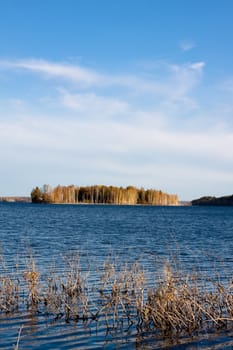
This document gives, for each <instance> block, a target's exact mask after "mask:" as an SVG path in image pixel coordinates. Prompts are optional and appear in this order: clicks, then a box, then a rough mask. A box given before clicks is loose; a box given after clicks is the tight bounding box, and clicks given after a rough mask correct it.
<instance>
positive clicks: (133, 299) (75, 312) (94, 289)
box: [0, 253, 233, 337]
mask: <svg viewBox="0 0 233 350" xmlns="http://www.w3.org/2000/svg"><path fill="white" fill-rule="evenodd" d="M63 263H64V268H63V271H62V272H60V273H58V272H56V271H54V270H53V269H52V268H50V269H49V270H48V271H47V279H46V280H43V279H42V277H41V274H40V272H39V268H38V266H37V264H36V262H35V259H34V258H33V255H32V254H30V255H29V257H28V258H27V259H26V261H25V266H24V268H22V269H21V272H19V270H18V268H17V266H16V267H15V268H14V269H12V270H11V272H9V271H8V270H9V268H7V266H6V263H5V261H4V259H3V257H1V273H0V312H2V313H3V312H7V313H8V312H12V313H13V312H14V311H15V310H20V309H23V308H24V307H26V308H27V309H28V310H29V311H30V312H32V313H36V312H38V311H39V312H40V313H41V312H43V313H44V314H46V313H47V314H49V315H50V316H51V315H52V316H53V317H54V319H57V318H64V319H65V320H66V321H67V322H68V321H72V320H75V321H78V320H83V321H85V322H88V321H90V322H92V321H93V320H95V321H96V322H97V323H98V320H102V319H103V318H104V319H105V323H106V327H107V328H114V329H118V328H119V327H130V326H132V325H134V326H135V327H137V328H138V329H140V330H142V331H143V330H155V331H157V332H159V333H161V334H163V335H164V336H171V337H173V336H176V337H177V336H180V335H184V334H188V335H192V334H194V333H195V332H198V331H201V330H209V329H211V330H213V329H219V328H223V327H225V328H227V327H229V326H232V324H233V284H232V280H231V279H230V278H229V283H228V284H227V283H226V282H224V283H222V282H221V280H220V278H219V277H218V278H216V279H213V280H208V284H207V283H206V278H205V277H203V276H201V277H200V276H199V275H198V273H193V274H192V275H189V274H184V273H182V271H180V270H176V269H174V267H172V265H171V263H170V262H169V261H166V262H164V263H163V271H162V274H160V275H158V274H156V275H155V276H156V278H155V281H154V282H153V285H151V281H150V283H149V281H148V280H147V279H146V274H145V272H144V271H143V269H142V268H141V267H140V266H139V265H138V264H137V263H133V264H117V263H116V262H115V261H114V259H112V258H111V257H110V258H109V259H107V260H106V262H105V263H104V264H103V266H101V267H100V268H99V269H97V270H96V274H95V278H94V280H95V282H93V280H91V283H90V280H89V277H90V272H91V271H90V270H83V269H82V267H81V263H80V257H79V255H78V254H77V253H74V254H73V255H72V256H71V257H69V258H67V257H65V258H63ZM173 266H174V264H173ZM177 266H178V265H177Z"/></svg>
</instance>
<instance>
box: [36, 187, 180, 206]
mask: <svg viewBox="0 0 233 350" xmlns="http://www.w3.org/2000/svg"><path fill="white" fill-rule="evenodd" d="M31 200H32V203H45V204H46V203H55V204H116V205H117V204H118V205H119V204H121V205H137V204H141V205H178V203H179V201H178V196H177V195H176V194H168V193H164V192H162V191H160V190H155V189H146V190H145V189H144V188H136V187H134V186H127V187H116V186H106V185H93V186H80V187H79V186H74V185H70V186H60V185H58V186H57V187H55V188H52V187H51V186H49V185H44V186H43V187H42V188H39V187H38V186H37V187H35V188H33V190H32V192H31Z"/></svg>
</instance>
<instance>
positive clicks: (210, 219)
mask: <svg viewBox="0 0 233 350" xmlns="http://www.w3.org/2000/svg"><path fill="white" fill-rule="evenodd" d="M232 238H233V207H152V206H111V205H109V206H107V205H97V206H94V205H32V204H20V203H19V204H18V203H1V204H0V240H1V249H2V251H3V256H4V259H5V262H6V269H8V270H10V269H11V266H13V265H14V264H15V260H16V256H18V261H19V269H20V267H21V259H22V260H23V257H25V255H27V254H28V251H29V250H30V252H32V253H33V256H34V258H35V261H36V264H37V266H38V268H39V269H40V274H41V276H42V278H43V276H44V278H45V276H46V271H48V266H50V267H52V268H53V270H55V272H56V271H60V270H61V269H62V266H63V257H64V256H68V255H69V254H71V253H72V252H79V256H80V260H81V265H82V266H83V268H84V270H85V269H89V270H90V283H92V282H93V280H94V279H95V273H96V269H97V268H99V269H101V266H103V263H104V262H105V261H106V260H107V259H108V258H109V256H110V255H111V257H112V259H114V261H116V262H117V263H119V264H124V263H125V262H128V263H129V264H130V263H133V262H135V261H137V262H138V264H139V265H140V266H141V267H142V268H143V269H144V271H145V275H146V276H147V278H148V279H149V283H150V284H151V285H153V274H154V273H155V271H157V272H159V271H160V268H161V265H162V261H163V262H164V261H166V259H168V258H169V259H171V260H172V261H173V260H175V261H176V262H177V264H179V266H182V269H183V270H184V271H186V272H191V271H193V269H195V270H198V271H200V272H201V273H204V274H206V275H208V276H212V275H218V274H219V275H220V274H221V279H222V280H223V281H224V280H226V281H228V280H229V278H230V277H232V267H233V239H232ZM0 272H1V271H0ZM21 325H23V329H22V333H21V337H20V343H19V349H32V348H33V349H101V348H104V349H163V348H164V349H165V348H166V349H233V340H232V339H233V338H232V337H233V332H231V331H230V330H228V331H219V332H218V333H217V334H216V332H214V333H213V334H210V333H204V332H203V334H199V335H198V336H196V337H193V338H183V339H179V340H177V341H176V342H174V343H173V344H172V343H171V341H170V340H169V339H162V338H161V337H159V336H158V335H157V334H154V333H153V332H148V333H145V332H140V331H139V330H136V329H131V330H130V331H127V332H126V330H123V331H121V332H118V331H116V332H110V331H108V332H106V327H105V325H104V322H102V321H101V320H100V322H99V323H98V324H97V323H96V322H83V321H78V322H74V321H71V322H66V321H65V320H64V319H63V318H62V317H61V318H59V319H58V320H54V318H52V317H50V316H49V315H46V314H43V313H40V314H38V313H36V314H32V313H31V312H28V311H27V310H26V309H22V310H19V311H17V312H14V313H8V314H6V313H4V312H1V313H0V349H13V347H14V345H15V343H16V340H17V336H18V330H19V327H20V326H21Z"/></svg>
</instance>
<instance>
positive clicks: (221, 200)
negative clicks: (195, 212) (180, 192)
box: [192, 195, 233, 206]
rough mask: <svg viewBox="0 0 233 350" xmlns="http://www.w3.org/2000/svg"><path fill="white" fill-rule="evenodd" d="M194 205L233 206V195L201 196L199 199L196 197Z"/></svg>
mask: <svg viewBox="0 0 233 350" xmlns="http://www.w3.org/2000/svg"><path fill="white" fill-rule="evenodd" d="M192 205H211V206H233V195H231V196H224V197H211V196H207V197H201V198H199V199H194V200H193V201H192Z"/></svg>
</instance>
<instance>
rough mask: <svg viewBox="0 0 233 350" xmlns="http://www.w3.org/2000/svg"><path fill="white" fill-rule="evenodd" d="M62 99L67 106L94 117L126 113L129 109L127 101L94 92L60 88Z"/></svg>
mask: <svg viewBox="0 0 233 350" xmlns="http://www.w3.org/2000/svg"><path fill="white" fill-rule="evenodd" d="M60 101H61V103H62V105H63V106H64V107H66V108H69V109H72V110H74V111H77V112H80V113H85V116H86V115H87V114H88V115H90V114H91V115H92V116H93V117H94V118H96V117H101V116H108V117H109V116H111V115H116V114H119V113H120V114H121V113H125V112H127V111H128V109H129V105H128V103H127V102H124V101H121V100H119V99H117V98H111V97H104V96H98V95H96V94H94V93H76V94H74V93H70V92H68V91H67V90H63V89H62V90H61V89H60Z"/></svg>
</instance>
